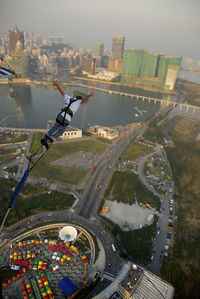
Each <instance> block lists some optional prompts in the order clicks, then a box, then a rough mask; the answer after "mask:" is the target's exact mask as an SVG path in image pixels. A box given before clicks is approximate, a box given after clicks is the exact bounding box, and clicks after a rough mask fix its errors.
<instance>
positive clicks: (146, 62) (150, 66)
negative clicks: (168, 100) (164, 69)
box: [139, 51, 158, 78]
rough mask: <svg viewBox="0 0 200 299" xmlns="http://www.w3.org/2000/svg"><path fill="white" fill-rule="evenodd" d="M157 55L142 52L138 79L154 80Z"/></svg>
mask: <svg viewBox="0 0 200 299" xmlns="http://www.w3.org/2000/svg"><path fill="white" fill-rule="evenodd" d="M157 60H158V55H154V54H152V53H149V52H148V51H143V52H142V61H141V69H140V74H139V76H140V77H147V78H155V74H156V67H157Z"/></svg>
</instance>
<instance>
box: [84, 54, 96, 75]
mask: <svg viewBox="0 0 200 299" xmlns="http://www.w3.org/2000/svg"><path fill="white" fill-rule="evenodd" d="M82 71H83V73H84V72H86V73H89V74H91V75H94V74H95V72H96V59H95V58H89V57H84V58H83V65H82Z"/></svg>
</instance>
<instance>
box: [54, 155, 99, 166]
mask: <svg viewBox="0 0 200 299" xmlns="http://www.w3.org/2000/svg"><path fill="white" fill-rule="evenodd" d="M98 158H99V155H97V154H94V153H89V152H83V151H80V152H77V153H74V154H71V155H68V156H66V157H64V158H62V159H58V160H55V161H53V162H52V163H51V165H54V166H62V167H69V168H82V169H89V168H91V167H92V165H94V164H95V163H96V161H97V160H98Z"/></svg>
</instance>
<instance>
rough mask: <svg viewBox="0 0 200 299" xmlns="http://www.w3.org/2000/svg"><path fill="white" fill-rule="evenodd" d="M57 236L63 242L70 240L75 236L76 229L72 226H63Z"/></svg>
mask: <svg viewBox="0 0 200 299" xmlns="http://www.w3.org/2000/svg"><path fill="white" fill-rule="evenodd" d="M59 237H60V239H61V240H63V241H64V242H71V241H73V240H74V239H75V238H76V237H77V230H76V228H75V227H74V226H70V225H67V226H64V227H63V228H62V229H61V230H60V232H59Z"/></svg>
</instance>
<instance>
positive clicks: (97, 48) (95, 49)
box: [92, 43, 104, 58]
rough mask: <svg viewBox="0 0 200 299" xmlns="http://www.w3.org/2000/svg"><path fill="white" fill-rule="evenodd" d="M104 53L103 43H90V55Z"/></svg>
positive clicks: (95, 55)
mask: <svg viewBox="0 0 200 299" xmlns="http://www.w3.org/2000/svg"><path fill="white" fill-rule="evenodd" d="M103 55H104V44H101V43H95V44H93V45H92V57H94V58H95V57H98V56H103Z"/></svg>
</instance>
